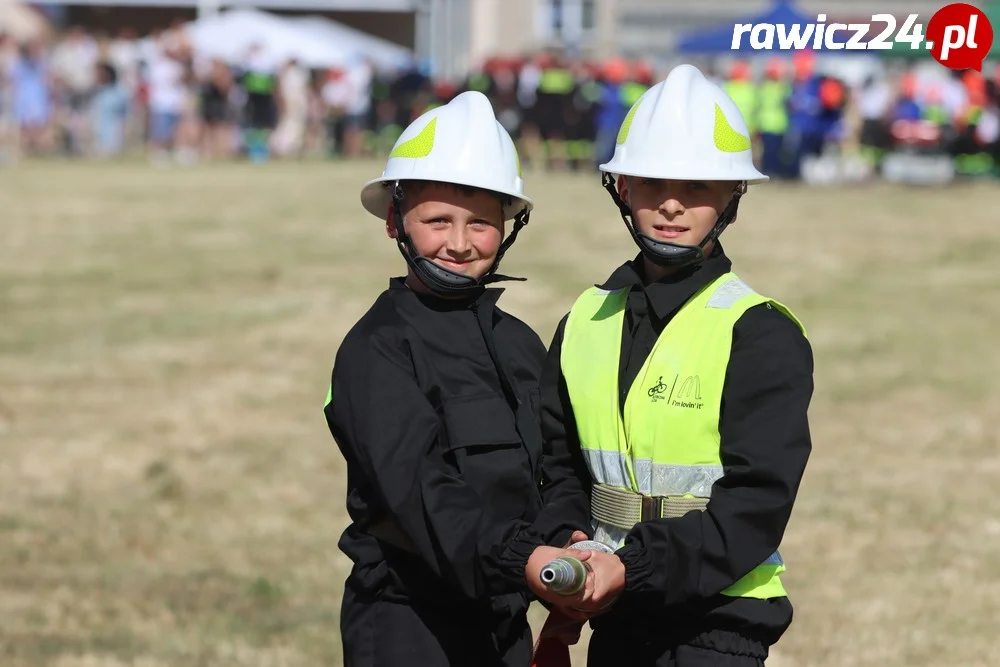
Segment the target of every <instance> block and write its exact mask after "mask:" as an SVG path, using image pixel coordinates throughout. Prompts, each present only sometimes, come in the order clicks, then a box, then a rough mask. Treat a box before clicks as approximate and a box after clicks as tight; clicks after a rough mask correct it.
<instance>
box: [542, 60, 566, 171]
mask: <svg viewBox="0 0 1000 667" xmlns="http://www.w3.org/2000/svg"><path fill="white" fill-rule="evenodd" d="M575 89H576V77H575V76H574V74H573V69H572V65H571V64H570V63H568V62H567V60H566V59H565V58H563V57H562V56H561V55H554V56H553V57H552V60H551V63H550V65H549V66H548V67H545V68H543V69H542V73H541V78H540V79H539V81H538V92H537V94H536V102H535V108H536V111H537V118H538V129H539V133H540V134H541V138H542V148H543V151H544V153H545V164H546V167H547V168H548V169H562V168H563V167H565V165H566V159H567V151H566V140H567V132H566V130H567V128H566V117H567V112H568V110H569V106H570V105H571V104H572V101H573V92H574V90H575Z"/></svg>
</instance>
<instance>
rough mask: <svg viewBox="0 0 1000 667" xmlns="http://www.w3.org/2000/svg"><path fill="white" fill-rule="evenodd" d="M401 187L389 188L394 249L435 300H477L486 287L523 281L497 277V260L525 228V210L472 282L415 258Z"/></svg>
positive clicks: (419, 256) (503, 276) (499, 275)
mask: <svg viewBox="0 0 1000 667" xmlns="http://www.w3.org/2000/svg"><path fill="white" fill-rule="evenodd" d="M402 204H403V187H402V185H401V184H400V182H399V181H396V182H395V183H393V184H392V216H393V222H394V225H395V228H396V246H397V247H398V248H399V252H400V254H401V255H403V259H405V260H406V264H407V266H409V267H410V269H411V270H412V271H413V274H414V275H415V276H416V277H417V279H418V280H420V282H421V283H423V284H424V286H425V287H426V288H427V289H429V290H430V291H431V292H433V293H434V294H436V295H438V296H442V297H445V298H452V299H454V298H464V297H473V296H478V295H479V294H480V293H482V292H483V291H484V290H485V289H486V286H487V285H490V284H492V283H496V282H500V281H503V280H524V278H512V277H510V276H505V275H501V274H499V273H497V272H496V271H497V268H499V266H500V260H501V259H503V256H504V254H505V253H506V252H507V250H508V249H509V248H510V247H511V246H512V245H514V241H515V240H516V239H517V233H518V232H519V231H521V228H522V227H524V226H525V225H527V224H528V218H529V213H528V209H527V207H525V208H524V209H522V210H521V211H520V212H519V213H518V214H517V215H516V216H514V227H513V229H512V230H511V232H510V236H508V237H507V238H506V239H505V240H504V242H503V243H501V244H500V249H499V250H498V251H497V256H496V259H494V260H493V264H492V265H491V266H490V268H489V270H488V271H487V272H486V274H485V275H484V276H483V277H482V278H473V277H471V276H467V275H465V274H463V273H459V272H457V271H452V270H450V269H446V268H444V267H443V266H439V265H438V264H436V263H434V261H433V260H430V259H428V258H426V257H423V256H421V255H419V254H417V251H416V248H414V247H413V241H412V240H411V239H410V236H409V234H407V233H406V229H405V227H404V225H403V209H402Z"/></svg>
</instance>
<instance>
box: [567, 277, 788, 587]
mask: <svg viewBox="0 0 1000 667" xmlns="http://www.w3.org/2000/svg"><path fill="white" fill-rule="evenodd" d="M628 292H629V290H628V288H624V289H621V290H616V291H608V290H602V289H599V288H591V289H589V290H587V291H586V292H584V293H583V294H582V295H581V296H580V298H579V299H577V301H576V303H575V304H574V305H573V309H572V310H571V311H570V314H569V317H568V319H567V321H566V327H565V331H564V337H563V343H562V352H561V357H560V363H561V366H562V372H563V376H564V377H565V379H566V386H567V389H568V391H569V397H570V402H571V403H572V405H573V414H574V416H575V419H576V426H577V431H578V433H579V437H580V445H581V447H582V450H583V455H584V458H585V460H586V462H587V467H588V469H589V470H590V474H591V476H592V477H593V480H594V481H595V482H597V483H600V484H609V485H611V486H616V487H620V488H624V489H629V490H631V491H633V492H635V493H641V494H644V495H652V496H693V497H698V498H710V497H711V495H712V487H713V485H714V484H715V482H716V481H717V480H718V479H719V478H720V477H722V474H723V468H722V460H721V458H720V453H719V445H720V443H721V435H720V434H719V414H720V409H721V405H722V388H723V385H724V383H725V377H726V368H727V367H728V365H729V354H730V351H731V348H732V334H733V326H734V325H735V324H736V321H737V320H739V318H740V317H741V316H742V315H743V313H744V312H746V310H747V309H748V308H752V307H753V306H757V305H760V304H765V303H766V304H769V305H770V306H771V307H775V308H778V309H779V310H781V311H782V312H784V313H785V314H786V315H787V316H788V317H789V318H791V319H792V320H793V321H794V322H795V323H796V324H798V325H799V327H800V328H802V324H801V323H800V322H799V321H798V319H796V318H795V316H794V315H793V314H792V313H791V312H790V311H789V310H788V309H787V308H785V306H783V305H782V304H780V303H778V302H776V301H774V300H772V299H769V298H767V297H764V296H761V295H760V294H757V293H756V292H754V291H753V290H752V289H751V288H750V287H749V286H748V285H747V284H746V283H744V282H743V281H742V280H740V279H739V278H738V277H737V276H736V275H735V274H733V273H727V274H725V275H723V276H721V277H720V278H718V279H717V280H715V281H713V282H712V283H710V284H709V285H706V286H705V287H704V288H702V289H701V290H700V291H699V292H698V293H697V294H695V295H694V296H693V297H692V298H691V299H690V300H688V302H687V303H686V304H685V305H684V306H683V307H682V308H681V309H680V311H678V313H677V314H676V315H675V316H674V318H673V319H672V320H671V321H670V322H669V323H668V324H667V326H666V328H665V329H664V330H663V332H662V333H661V334H660V337H659V338H658V339H657V341H656V344H655V345H654V347H653V350H652V352H650V354H649V357H648V358H647V359H646V361H645V363H644V364H643V366H642V368H641V369H640V370H639V373H638V375H637V376H636V379H635V381H634V382H633V384H632V386H631V387H630V388H629V392H628V396H627V398H626V401H625V410H624V414H625V416H624V419H623V418H622V411H621V410H620V409H619V398H618V397H619V391H618V368H619V363H620V360H619V357H620V347H621V336H622V326H623V323H624V316H625V306H626V304H627V300H628ZM803 333H805V329H804V328H803ZM627 533H628V531H627V530H623V529H621V528H618V527H615V526H611V525H607V524H595V536H594V537H595V539H597V540H599V541H601V542H603V543H605V544H607V545H608V546H611V547H612V548H618V547H620V546H621V544H622V543H623V541H624V539H625V536H626V534H627ZM784 570H785V565H784V562H783V561H782V560H781V556H780V555H779V554H778V553H777V552H775V553H774V554H773V555H772V556H771V557H770V558H768V559H767V560H766V561H765V562H763V563H761V564H760V565H758V566H757V567H756V568H754V569H753V570H752V571H751V572H750V573H749V574H747V575H746V576H745V577H743V578H742V579H740V580H739V581H737V582H736V583H735V584H733V585H732V586H730V587H729V588H727V589H726V590H725V591H722V592H723V594H725V595H730V596H741V597H753V598H773V597H781V596H784V595H785V589H784V587H783V586H782V584H781V580H780V578H779V576H778V575H779V574H780V573H781V572H783V571H784Z"/></svg>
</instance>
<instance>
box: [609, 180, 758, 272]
mask: <svg viewBox="0 0 1000 667" xmlns="http://www.w3.org/2000/svg"><path fill="white" fill-rule="evenodd" d="M601 181H602V184H603V185H604V189H605V190H607V191H608V192H609V193H610V194H611V199H612V200H614V202H615V204H616V205H617V206H618V210H619V212H621V216H622V220H623V221H624V222H625V226H626V227H627V228H628V231H629V234H631V235H632V240H633V241H635V244H636V245H637V246H639V250H640V251H641V252H642V255H643V257H645V258H646V259H648V260H649V261H651V262H653V263H654V264H656V265H657V266H662V267H667V268H682V267H685V266H690V265H692V264H697V263H698V262H700V261H702V260H703V259H705V246H707V245H708V244H709V243H711V242H712V241H715V240H716V239H718V238H719V236H721V235H722V232H723V231H725V229H726V227H728V226H729V224H730V223H731V222H732V221H733V220H735V219H736V211H737V209H738V207H739V203H740V197H742V196H743V195H744V194H746V191H747V184H746V181H740V183H739V185H738V186H736V189H735V190H734V191H733V197H732V199H730V200H729V204H727V205H726V208H725V209H724V210H723V211H722V213H720V214H719V217H718V218H716V220H715V225H713V226H712V229H711V230H709V232H708V234H706V235H705V238H704V239H702V240H701V243H699V244H698V245H696V246H692V245H681V244H679V243H669V242H667V241H657V240H656V239H654V238H652V237H649V236H647V235H645V234H642V233H640V232H638V231H637V230H636V228H635V224H634V223H633V222H632V209H631V208H630V207H629V205H628V204H626V203H625V202H624V201H623V200H622V198H621V195H619V194H618V190H617V188H616V187H615V179H614V177H613V176H612V175H611V174H610V173H608V172H604V174H603V175H602V177H601Z"/></svg>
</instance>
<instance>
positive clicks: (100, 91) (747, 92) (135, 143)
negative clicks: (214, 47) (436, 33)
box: [0, 23, 1000, 179]
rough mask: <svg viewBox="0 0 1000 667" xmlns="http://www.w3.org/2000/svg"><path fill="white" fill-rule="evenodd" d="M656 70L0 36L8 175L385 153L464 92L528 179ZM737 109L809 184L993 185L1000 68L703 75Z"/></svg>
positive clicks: (784, 173)
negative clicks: (843, 167)
mask: <svg viewBox="0 0 1000 667" xmlns="http://www.w3.org/2000/svg"><path fill="white" fill-rule="evenodd" d="M657 76H658V72H657V70H656V68H655V67H653V66H652V65H651V64H650V63H647V62H644V61H628V60H625V59H622V58H613V59H610V60H606V61H603V62H588V61H584V60H581V59H569V58H566V57H563V56H561V55H560V54H558V53H548V52H545V53H539V54H535V55H532V56H528V57H524V58H493V59H490V60H489V61H487V62H486V63H484V64H483V65H482V66H481V67H479V68H477V69H476V70H475V71H473V72H472V73H470V74H469V76H468V77H467V78H466V79H464V80H462V81H440V80H438V81H435V80H433V79H431V77H429V76H428V75H427V74H426V72H425V71H423V70H422V69H421V68H420V67H419V66H418V65H417V63H416V62H414V63H413V64H412V66H410V67H409V68H405V69H403V70H402V71H394V72H385V71H378V70H377V69H376V68H375V67H374V66H373V65H372V64H371V63H370V62H369V61H367V60H365V59H364V58H363V57H358V58H357V59H356V60H355V61H353V62H352V63H350V64H349V65H348V66H345V67H343V68H336V69H330V70H323V71H317V70H310V69H308V68H306V67H305V66H303V65H302V64H301V63H298V62H296V61H294V60H292V61H288V62H274V59H273V58H271V57H270V56H269V54H268V53H267V52H266V49H264V48H263V46H262V45H253V46H251V47H250V48H248V49H247V51H246V53H245V54H244V56H243V57H242V58H241V59H239V62H235V63H226V62H222V61H220V60H217V59H211V58H203V57H200V56H199V54H198V53H197V51H196V49H194V48H192V45H191V42H190V40H189V39H188V38H187V36H186V35H185V29H184V25H183V24H181V23H176V24H174V25H173V26H171V27H170V28H169V29H166V30H163V31H160V32H157V33H154V34H152V35H149V36H148V37H147V38H144V39H139V38H138V37H137V36H136V35H135V34H134V33H133V32H132V31H129V30H124V31H122V32H121V33H120V34H118V35H116V36H114V37H111V36H108V35H94V34H89V33H87V32H85V31H84V30H82V29H80V28H72V29H70V30H68V31H66V32H65V33H63V34H62V35H60V36H59V37H58V38H56V39H55V40H52V41H50V42H43V41H35V42H31V43H27V44H16V43H14V41H13V40H12V39H10V38H6V37H4V36H2V35H0V161H3V160H5V159H6V160H13V159H16V157H17V156H21V155H29V156H31V155H50V154H63V155H70V156H89V157H96V158H109V157H115V156H118V155H122V154H124V153H134V152H137V151H145V152H146V154H147V155H148V156H149V159H150V160H152V161H154V162H157V163H167V162H177V163H181V164H190V163H194V162H197V161H204V160H219V159H235V158H243V159H250V160H255V161H263V160H268V159H273V158H282V157H301V156H304V155H324V156H328V157H338V158H353V157H359V156H367V155H384V154H385V153H386V152H388V150H389V149H390V148H391V146H392V144H393V143H394V141H395V140H396V138H397V137H398V136H399V134H400V133H401V132H402V129H403V128H404V127H406V125H408V124H409V122H410V121H411V120H412V119H413V118H415V117H416V116H417V115H419V114H420V113H423V112H424V111H426V110H427V109H429V108H432V107H434V106H436V105H440V104H444V103H446V102H448V101H449V100H450V99H451V98H452V97H454V96H455V95H456V94H458V93H459V92H462V91H463V90H469V89H474V90H479V91H481V92H483V93H485V94H486V95H487V96H489V97H490V99H491V100H492V101H493V104H494V107H495V109H496V111H497V115H498V118H499V119H500V122H501V123H502V124H503V125H504V126H505V127H506V128H507V130H508V131H509V132H510V133H511V135H512V136H514V137H516V139H517V141H518V142H519V148H520V152H521V156H522V160H523V161H524V162H525V163H526V165H527V166H534V167H537V168H544V169H553V170H557V169H583V170H589V169H594V168H595V166H596V165H598V164H600V163H602V162H605V161H607V160H608V159H610V157H611V155H612V153H613V152H614V147H615V142H616V136H617V133H618V129H619V127H620V125H621V123H622V121H623V120H624V118H625V116H626V114H627V113H628V110H629V109H630V108H631V106H632V104H633V103H634V102H635V101H636V100H637V99H638V98H639V96H641V95H642V93H643V92H644V91H645V90H646V89H647V88H648V87H649V86H650V85H652V84H653V83H654V82H655V81H656V80H657ZM713 77H714V78H715V79H716V81H717V83H719V84H721V85H722V86H723V87H724V89H725V90H726V91H727V92H728V93H729V95H730V96H731V97H732V98H733V100H734V101H735V102H736V103H737V105H738V106H739V107H740V109H741V110H742V111H743V114H744V117H745V118H746V120H747V124H748V126H749V128H750V130H751V132H752V133H753V135H754V138H755V141H754V150H755V159H756V160H757V161H758V162H759V165H760V168H761V169H762V170H763V171H764V172H765V173H768V174H771V175H773V176H775V177H778V178H788V179H797V178H800V177H801V173H802V164H803V160H804V159H806V158H808V157H810V156H813V157H817V156H822V155H840V154H843V153H845V152H846V153H848V154H856V155H862V156H864V158H865V159H866V160H868V162H869V163H870V164H871V165H872V166H873V167H875V168H877V167H878V164H879V162H880V160H881V159H882V157H883V156H884V155H886V154H887V153H890V152H892V151H895V150H910V149H911V148H914V147H917V148H918V149H919V150H920V151H923V152H932V153H935V152H936V153H938V154H946V155H950V156H952V157H953V158H954V159H956V160H960V161H964V167H965V171H967V172H969V173H975V172H981V173H989V172H992V173H994V174H1000V93H998V90H1000V66H996V67H994V68H993V71H992V72H991V71H989V70H984V73H983V74H980V73H977V72H974V71H966V72H956V73H954V74H953V75H951V76H949V75H948V74H947V70H944V69H943V68H941V76H940V77H938V78H935V79H932V80H927V79H921V78H919V77H917V76H916V75H915V74H914V73H912V72H909V71H907V70H905V69H904V70H900V71H898V72H896V71H891V72H889V73H887V74H886V75H885V76H878V77H876V76H870V77H868V78H867V80H865V81H864V82H863V83H861V84H860V85H854V86H851V85H849V84H848V83H846V82H845V81H843V80H841V79H840V78H837V77H835V76H830V75H829V74H824V73H822V72H821V71H820V70H819V69H818V68H817V67H816V62H815V59H814V57H813V56H812V55H811V54H808V53H800V54H796V55H795V56H794V57H792V58H773V59H770V60H767V61H761V60H757V61H754V62H749V61H735V62H732V63H731V64H730V65H728V66H727V67H726V68H725V70H724V71H720V72H715V73H713Z"/></svg>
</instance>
